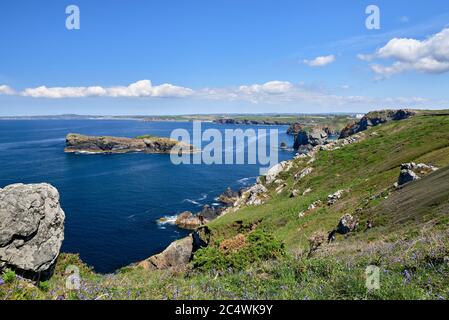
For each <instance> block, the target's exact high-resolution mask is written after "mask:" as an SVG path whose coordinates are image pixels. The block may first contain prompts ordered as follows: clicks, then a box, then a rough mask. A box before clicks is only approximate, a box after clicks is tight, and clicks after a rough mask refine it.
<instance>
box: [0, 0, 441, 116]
mask: <svg viewBox="0 0 449 320" xmlns="http://www.w3.org/2000/svg"><path fill="white" fill-rule="evenodd" d="M71 4H75V5H77V6H78V7H79V9H80V21H81V28H80V30H67V29H66V27H65V21H66V18H67V16H68V15H67V14H66V13H65V9H66V7H67V6H68V5H71ZM370 4H374V5H377V6H378V7H379V8H380V23H381V28H380V30H368V29H367V28H366V27H365V19H366V18H367V15H366V14H365V8H366V7H367V6H368V5H370ZM446 27H449V2H448V1H447V0H441V1H440V0H427V1H413V2H411V1H403V0H395V1H391V0H390V1H356V0H326V1H325V0H314V1H299V0H276V1H275V0H271V1H268V0H267V1H264V0H257V1H256V0H245V1H241V0H240V1H237V0H226V1H225V0H214V1H210V0H208V1H205V0H204V1H203V0H189V1H186V0H183V1H181V0H178V1H174V0H168V1H143V0H133V1H118V0H116V1H100V0H96V1H84V0H77V1H75V0H73V1H61V0H48V1H39V2H38V1H26V0H16V1H9V2H6V1H2V2H1V3H0V41H1V50H0V115H39V114H63V113H78V114H148V115H151V114H190V113H236V112H239V113H262V112H279V113H287V112H295V113H296V112H341V111H348V112H364V111H368V110H370V109H376V108H386V107H407V106H410V107H419V108H449V30H447V29H445V28H446ZM445 31H448V32H445ZM133 84H134V85H133Z"/></svg>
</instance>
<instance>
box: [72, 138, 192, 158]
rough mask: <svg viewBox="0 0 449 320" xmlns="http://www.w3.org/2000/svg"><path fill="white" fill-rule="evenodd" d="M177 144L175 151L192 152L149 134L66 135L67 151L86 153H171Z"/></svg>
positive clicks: (175, 141)
mask: <svg viewBox="0 0 449 320" xmlns="http://www.w3.org/2000/svg"><path fill="white" fill-rule="evenodd" d="M175 146H177V148H176V152H178V153H179V152H180V153H193V152H195V148H194V147H193V146H192V145H190V144H185V143H183V142H179V141H177V140H173V139H170V138H162V137H156V136H151V135H145V136H139V137H135V138H124V137H109V136H85V135H82V134H77V133H69V134H68V135H67V137H66V147H65V149H64V151H65V152H67V153H87V154H98V153H102V154H111V153H131V152H133V153H136V152H138V153H171V152H172V149H173V148H174V147H175Z"/></svg>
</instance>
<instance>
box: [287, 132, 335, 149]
mask: <svg viewBox="0 0 449 320" xmlns="http://www.w3.org/2000/svg"><path fill="white" fill-rule="evenodd" d="M327 138H328V134H327V133H326V131H325V130H323V129H320V128H313V129H312V130H311V131H310V132H307V131H305V130H300V131H298V133H297V134H296V137H295V142H294V145H293V148H294V149H296V150H298V149H299V148H300V147H304V146H310V147H315V146H318V145H322V144H324V143H325V142H326V140H327Z"/></svg>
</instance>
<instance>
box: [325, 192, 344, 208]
mask: <svg viewBox="0 0 449 320" xmlns="http://www.w3.org/2000/svg"><path fill="white" fill-rule="evenodd" d="M343 193H344V190H338V191H337V192H335V193H333V194H330V195H328V196H327V205H328V206H331V205H333V204H334V203H336V202H337V201H338V200H340V199H341V197H342V195H343Z"/></svg>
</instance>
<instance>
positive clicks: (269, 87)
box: [238, 81, 293, 94]
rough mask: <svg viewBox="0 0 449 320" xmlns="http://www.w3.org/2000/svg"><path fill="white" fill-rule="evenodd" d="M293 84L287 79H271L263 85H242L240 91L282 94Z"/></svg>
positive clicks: (245, 92)
mask: <svg viewBox="0 0 449 320" xmlns="http://www.w3.org/2000/svg"><path fill="white" fill-rule="evenodd" d="M292 87H293V85H292V84H291V83H290V82H287V81H270V82H266V83H264V84H262V85H260V84H253V85H250V86H240V87H239V89H238V91H239V92H241V93H244V94H258V93H266V94H282V93H285V92H288V91H289V90H291V89H292Z"/></svg>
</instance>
